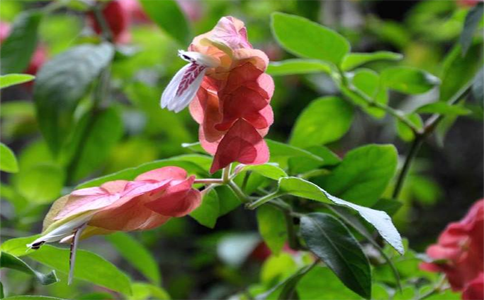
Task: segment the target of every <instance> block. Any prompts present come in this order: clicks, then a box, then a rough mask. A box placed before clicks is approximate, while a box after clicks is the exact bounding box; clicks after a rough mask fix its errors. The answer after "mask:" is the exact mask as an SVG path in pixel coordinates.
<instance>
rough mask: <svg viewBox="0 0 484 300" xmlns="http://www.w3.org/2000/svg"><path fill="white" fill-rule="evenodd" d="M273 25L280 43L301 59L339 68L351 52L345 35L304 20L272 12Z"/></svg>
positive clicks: (274, 32)
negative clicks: (313, 60) (320, 61)
mask: <svg viewBox="0 0 484 300" xmlns="http://www.w3.org/2000/svg"><path fill="white" fill-rule="evenodd" d="M271 26H272V31H273V34H274V35H275V37H276V39H277V41H278V42H279V44H280V45H281V46H283V47H284V48H285V49H286V50H287V51H289V52H291V53H293V54H295V55H297V56H300V57H304V58H313V59H320V60H323V61H326V62H331V63H334V64H337V65H338V64H339V63H340V62H341V60H342V59H343V57H344V56H345V55H346V54H347V53H348V52H349V50H350V45H349V43H348V41H347V40H346V39H345V38H344V37H343V36H341V35H340V34H338V33H336V32H335V31H333V30H331V29H329V28H326V27H324V26H321V25H319V24H317V23H314V22H311V21H309V20H308V19H305V18H302V17H298V16H294V15H288V14H283V13H279V12H277V13H273V14H272V24H271Z"/></svg>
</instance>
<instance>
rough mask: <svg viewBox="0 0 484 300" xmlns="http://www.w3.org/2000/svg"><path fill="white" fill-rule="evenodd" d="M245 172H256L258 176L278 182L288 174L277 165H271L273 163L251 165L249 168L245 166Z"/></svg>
mask: <svg viewBox="0 0 484 300" xmlns="http://www.w3.org/2000/svg"><path fill="white" fill-rule="evenodd" d="M242 171H243V172H245V171H251V172H255V173H257V174H260V175H262V176H264V177H267V178H270V179H273V180H278V179H279V178H281V177H286V176H287V174H286V172H284V170H283V169H281V168H279V167H278V166H277V165H274V164H271V163H266V164H262V165H249V166H244V167H243V169H242Z"/></svg>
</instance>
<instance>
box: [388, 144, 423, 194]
mask: <svg viewBox="0 0 484 300" xmlns="http://www.w3.org/2000/svg"><path fill="white" fill-rule="evenodd" d="M423 141H424V137H423V136H421V135H418V136H416V137H415V139H414V140H413V142H412V144H411V145H410V150H409V151H408V154H407V157H406V158H405V162H404V163H403V167H402V170H401V171H400V174H399V175H398V178H397V183H396V184H395V189H394V190H393V194H392V198H393V199H398V196H399V195H400V192H401V191H402V188H403V184H404V183H405V179H406V177H407V175H408V172H409V171H410V166H411V165H412V162H413V160H414V159H415V157H416V156H417V153H418V150H419V149H420V146H421V145H422V143H423Z"/></svg>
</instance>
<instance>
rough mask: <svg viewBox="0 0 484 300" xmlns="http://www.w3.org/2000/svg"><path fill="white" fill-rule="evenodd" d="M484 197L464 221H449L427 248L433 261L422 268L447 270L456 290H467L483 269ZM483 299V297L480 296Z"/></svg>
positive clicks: (439, 270)
mask: <svg viewBox="0 0 484 300" xmlns="http://www.w3.org/2000/svg"><path fill="white" fill-rule="evenodd" d="M483 228H484V199H482V200H479V201H477V202H476V203H475V204H474V205H473V206H472V208H471V209H470V210H469V212H468V213H467V215H466V216H465V217H464V219H462V220H461V221H460V222H455V223H451V224H449V225H448V226H447V227H446V229H445V230H444V232H442V234H441V235H440V237H439V239H438V243H437V244H435V245H432V246H430V247H429V248H428V249H427V255H428V256H429V257H430V258H432V259H433V260H434V262H433V263H423V264H421V268H422V269H424V270H427V271H431V272H444V273H445V274H446V277H447V279H448V281H449V283H450V285H451V287H452V290H454V291H463V290H464V289H465V288H466V286H467V285H468V284H470V283H471V282H473V281H474V279H476V278H478V277H479V276H481V275H482V272H483V268H484V267H483V264H484V260H483V251H484V247H483V235H484V230H483ZM479 299H482V298H479Z"/></svg>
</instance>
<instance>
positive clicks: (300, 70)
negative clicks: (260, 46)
mask: <svg viewBox="0 0 484 300" xmlns="http://www.w3.org/2000/svg"><path fill="white" fill-rule="evenodd" d="M321 72H323V73H331V67H329V66H328V65H327V64H325V63H323V62H321V61H318V60H310V59H288V60H283V61H275V62H272V63H270V64H269V67H268V68H267V73H268V74H270V75H273V76H281V75H297V74H311V73H321Z"/></svg>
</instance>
